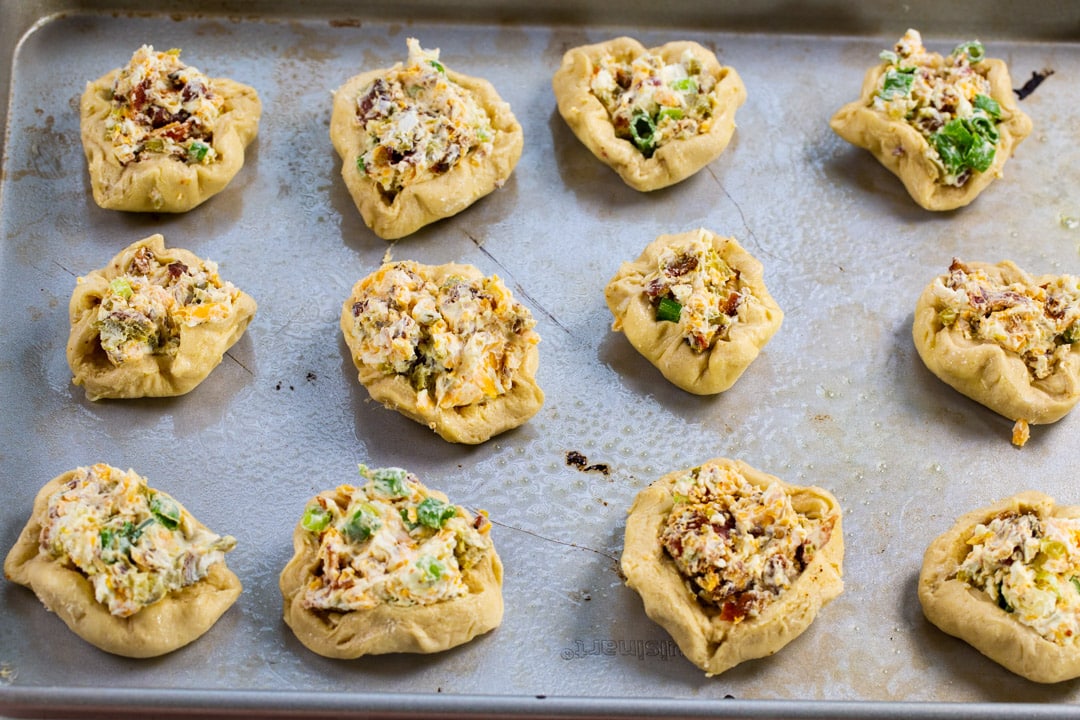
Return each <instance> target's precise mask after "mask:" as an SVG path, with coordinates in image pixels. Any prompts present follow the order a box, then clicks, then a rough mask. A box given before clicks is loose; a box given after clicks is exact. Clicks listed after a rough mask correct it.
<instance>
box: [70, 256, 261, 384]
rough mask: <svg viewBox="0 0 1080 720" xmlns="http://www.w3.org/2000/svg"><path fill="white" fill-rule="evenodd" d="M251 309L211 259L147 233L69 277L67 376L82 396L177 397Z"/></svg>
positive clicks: (206, 368)
mask: <svg viewBox="0 0 1080 720" xmlns="http://www.w3.org/2000/svg"><path fill="white" fill-rule="evenodd" d="M255 310H256V304H255V301H254V300H253V299H252V298H251V296H249V295H248V294H246V293H244V292H243V291H241V290H239V289H237V288H236V287H235V286H233V285H232V283H229V282H226V281H222V280H221V278H220V277H219V276H218V274H217V265H216V264H215V263H213V262H210V261H206V260H202V259H201V258H199V257H198V256H197V255H195V254H193V253H191V252H189V251H187V250H181V249H179V248H166V247H165V239H164V238H163V237H162V236H161V235H151V236H150V237H147V238H144V239H142V240H139V241H137V242H135V243H132V244H131V245H129V246H128V247H127V248H125V249H124V250H123V251H121V252H120V253H119V254H118V255H117V256H116V257H114V258H113V259H112V261H110V262H109V264H108V265H107V266H105V267H104V268H101V269H100V270H94V271H93V272H90V273H88V274H87V275H86V276H85V277H80V278H79V279H78V281H77V282H76V284H75V290H74V292H73V293H72V295H71V301H70V303H69V308H68V311H69V316H70V319H71V333H70V335H69V336H68V343H67V359H68V365H69V366H70V367H71V372H72V373H73V374H74V378H73V380H72V381H73V382H74V383H75V384H76V385H82V386H83V387H84V388H85V389H86V397H87V398H88V399H90V400H100V399H102V398H137V397H165V396H173V395H183V394H184V393H187V392H190V391H191V390H192V389H194V388H195V386H197V385H198V384H199V383H201V382H202V381H203V380H204V379H206V377H207V376H208V375H209V374H210V372H211V371H212V370H213V369H214V368H215V367H217V366H218V364H219V363H220V362H221V360H222V358H223V357H224V355H225V351H226V350H228V349H229V348H230V347H232V346H233V343H235V342H236V341H237V340H239V339H240V336H241V335H243V334H244V330H245V329H246V328H247V325H248V323H249V322H250V321H251V318H252V317H253V316H254V315H255Z"/></svg>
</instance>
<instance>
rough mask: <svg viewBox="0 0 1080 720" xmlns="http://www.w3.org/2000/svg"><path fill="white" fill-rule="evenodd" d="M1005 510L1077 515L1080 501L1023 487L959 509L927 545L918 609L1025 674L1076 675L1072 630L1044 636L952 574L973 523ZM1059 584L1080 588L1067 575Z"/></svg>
mask: <svg viewBox="0 0 1080 720" xmlns="http://www.w3.org/2000/svg"><path fill="white" fill-rule="evenodd" d="M1009 513H1013V514H1018V515H1023V514H1026V513H1032V514H1034V515H1036V516H1037V517H1038V518H1040V519H1046V518H1072V519H1076V518H1080V507H1076V506H1073V507H1065V506H1059V505H1056V504H1054V500H1053V498H1051V497H1049V496H1047V495H1044V494H1043V493H1041V492H1036V491H1027V492H1023V493H1020V494H1019V495H1015V496H1013V497H1011V498H1007V499H1005V500H1002V501H1001V502H998V503H995V504H994V505H991V506H989V507H985V508H980V509H978V510H974V511H972V512H969V513H966V514H964V515H962V516H961V517H960V518H959V519H957V521H956V524H955V525H953V527H952V528H951V529H949V530H948V531H947V532H945V533H944V534H942V535H941V536H940V537H938V538H937V539H935V540H934V541H933V543H931V544H930V547H929V548H927V550H926V555H925V557H924V559H923V565H922V571H921V572H920V573H919V602H921V603H922V608H923V613H925V615H926V618H927V619H928V620H929V621H930V622H932V623H933V624H934V625H936V626H938V627H939V628H941V629H942V630H943V631H945V632H946V633H948V634H950V635H953V636H955V637H958V638H960V639H961V640H963V641H965V642H967V643H968V644H970V645H971V646H972V647H974V648H975V649H976V650H978V651H979V652H981V653H982V654H983V655H985V656H987V657H988V658H990V659H991V660H993V661H994V662H996V663H998V664H1000V665H1001V666H1003V667H1005V668H1006V669H1008V670H1010V671H1012V672H1014V673H1016V674H1017V675H1021V676H1023V677H1025V678H1027V679H1029V680H1033V681H1035V682H1040V683H1056V682H1062V681H1064V680H1071V679H1073V678H1076V677H1080V646H1078V645H1077V636H1076V635H1074V636H1073V637H1072V638H1071V639H1068V640H1065V641H1064V642H1063V643H1061V644H1059V643H1057V642H1054V641H1053V640H1049V639H1046V638H1045V637H1043V636H1042V635H1040V634H1039V633H1038V632H1037V631H1036V630H1034V629H1033V628H1032V627H1030V626H1028V625H1024V624H1021V623H1020V622H1019V621H1018V620H1017V619H1016V616H1015V611H1014V612H1013V613H1010V612H1008V611H1007V610H1006V609H1004V608H1002V607H1000V606H999V604H998V602H997V601H996V600H995V599H994V598H991V596H990V595H989V594H988V593H987V592H986V591H985V590H983V589H981V588H978V587H973V586H972V585H970V584H969V583H967V582H965V581H963V580H960V579H958V578H957V570H958V569H959V568H960V566H961V564H962V563H963V562H964V560H965V558H966V557H967V556H968V553H969V552H971V550H972V546H971V545H970V544H969V542H968V541H969V539H971V538H972V535H973V533H974V532H975V529H976V527H977V526H978V525H980V524H983V525H988V524H989V523H990V522H991V521H992V520H993V519H994V518H996V517H999V516H1001V515H1006V514H1009ZM1073 532H1074V533H1075V530H1074V531H1073ZM1068 559H1069V561H1070V562H1071V564H1072V565H1073V566H1075V565H1076V564H1077V561H1078V560H1080V558H1077V557H1075V556H1073V557H1069V558H1068ZM1074 577H1075V576H1074ZM1060 584H1061V586H1062V590H1061V591H1062V592H1066V593H1073V592H1076V593H1080V589H1077V588H1076V587H1075V584H1074V582H1073V581H1070V579H1069V578H1064V579H1063V581H1062V582H1061V583H1060ZM1073 612H1074V613H1075V610H1073Z"/></svg>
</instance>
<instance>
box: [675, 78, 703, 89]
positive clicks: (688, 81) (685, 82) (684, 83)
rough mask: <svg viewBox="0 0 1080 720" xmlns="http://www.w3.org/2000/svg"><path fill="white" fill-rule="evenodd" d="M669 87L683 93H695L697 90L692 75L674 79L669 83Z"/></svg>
mask: <svg viewBox="0 0 1080 720" xmlns="http://www.w3.org/2000/svg"><path fill="white" fill-rule="evenodd" d="M671 89H672V90H677V91H679V92H684V93H696V92H697V91H698V84H697V80H695V79H694V78H692V77H687V78H682V79H680V80H675V81H674V82H672V83H671Z"/></svg>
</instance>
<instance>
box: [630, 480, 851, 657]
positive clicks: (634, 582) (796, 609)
mask: <svg viewBox="0 0 1080 720" xmlns="http://www.w3.org/2000/svg"><path fill="white" fill-rule="evenodd" d="M695 471H696V472H699V473H701V475H705V476H708V473H715V475H714V477H725V476H726V477H728V478H733V483H732V484H733V485H734V486H736V487H740V486H744V485H745V484H746V483H749V485H750V486H752V487H754V488H758V489H761V490H763V491H766V493H767V494H766V498H771V501H770V502H771V504H769V505H767V507H768V508H772V507H774V505H777V506H778V505H779V501H778V500H777V498H776V496H775V495H770V494H768V488H769V487H770V486H772V487H773V488H774V489H773V491H772V492H773V493H776V490H777V489H779V490H780V491H781V495H786V496H787V497H789V498H790V504H791V508H793V510H794V513H797V515H798V516H799V517H800V518H801V520H800V521H799V522H800V523H807V521H809V524H808V525H807V527H816V530H813V531H810V532H809V534H808V535H807V538H808V539H810V538H814V537H818V538H824V541H823V543H822V545H821V546H820V547H817V548H816V551H814V552H813V554H812V556H811V557H810V560H809V562H808V563H806V565H805V567H804V568H803V569H802V571H801V573H799V574H798V575H797V576H795V577H794V579H793V580H792V582H791V584H790V585H788V586H787V587H786V588H783V589H782V590H780V591H779V594H777V595H775V596H773V597H772V599H771V600H766V601H764V604H763V605H762V606H761V607H760V609H759V610H758V614H756V615H751V614H747V615H745V616H744V617H741V618H739V617H738V615H739V612H740V611H739V610H738V607H739V605H740V601H741V598H740V594H738V593H737V594H734V595H730V596H729V597H728V600H729V602H730V604H731V605H732V606H733V607H728V606H726V605H727V604H726V603H725V606H724V607H721V606H718V605H716V604H712V603H709V604H707V603H705V602H703V601H702V600H700V599H699V597H698V596H697V595H696V594H695V590H692V589H691V588H692V587H693V588H696V589H697V590H698V591H700V590H701V587H700V586H697V585H692V584H691V582H690V581H689V580H688V579H687V577H686V576H684V575H683V573H682V572H681V571H680V569H679V567H678V566H677V565H676V563H675V561H674V560H673V559H672V556H671V554H670V553H669V552H668V550H667V549H665V546H664V544H663V542H662V533H664V531H665V528H666V527H667V525H668V521H669V516H671V515H673V511H677V510H678V509H679V507H680V506H683V507H685V505H684V503H686V499H685V498H684V497H682V496H680V497H679V502H678V503H677V502H676V493H675V489H676V485H677V483H679V481H680V480H683V484H680V485H679V487H680V488H683V487H684V484H685V483H686V482H688V478H689V477H690V476H692V475H693V474H694V473H695ZM731 497H732V496H728V499H729V500H730V498H731ZM749 512H753V511H749ZM763 512H765V515H763V516H759V517H768V512H769V511H763ZM774 512H775V511H774ZM724 514H725V517H726V518H727V519H728V520H729V521H730V518H731V514H730V513H728V512H726V511H725V513H724ZM772 517H773V519H774V520H775V518H777V517H780V515H779V514H774V515H772ZM714 522H715V521H714ZM706 524H708V523H706ZM727 524H728V525H729V526H732V523H731V522H728V523H727ZM735 527H737V526H732V527H731V528H730V529H729V531H728V534H730V535H736V533H735V531H734V529H735ZM714 534H716V533H714ZM728 534H725V536H724V537H728V536H729V535H728ZM716 535H717V537H718V538H719V534H716ZM770 537H773V536H772V535H770V534H769V533H768V532H766V533H765V534H763V535H760V536H759V537H758V539H757V540H751V542H760V543H764V542H765V540H766V539H768V538H770ZM718 542H719V544H720V545H723V544H724V543H725V540H723V539H720V540H719V541H718ZM804 542H805V541H804ZM714 547H715V545H714ZM805 548H806V546H805V545H803V546H800V550H799V551H797V553H796V557H797V558H798V557H805V554H804V553H805V552H806V549H805ZM843 557H844V537H843V529H842V527H841V512H840V507H839V504H838V503H837V500H836V498H835V497H833V496H832V495H831V494H830V493H828V492H827V491H825V490H822V489H820V488H816V487H797V486H794V485H788V484H787V483H785V482H783V481H781V480H780V479H778V478H776V477H773V476H772V475H767V474H765V473H763V472H760V471H758V470H755V469H754V468H752V467H750V466H749V465H747V464H746V463H744V462H742V461H739V460H728V459H726V458H716V459H713V460H710V461H708V462H707V463H704V464H703V465H702V466H699V468H692V469H689V470H680V471H677V472H673V473H670V474H668V475H665V476H664V477H662V478H660V479H659V480H657V481H656V482H654V483H652V484H651V485H649V486H648V487H647V488H645V489H644V490H642V491H641V492H640V493H639V494H638V496H637V497H636V498H635V499H634V503H633V506H632V507H631V508H630V514H629V516H628V517H627V519H626V540H625V545H624V549H623V554H622V570H623V573H624V574H625V575H626V582H627V585H629V586H630V587H631V588H633V589H634V590H636V591H637V592H638V593H639V594H640V595H641V599H642V601H643V602H644V605H645V612H646V614H648V616H649V617H650V618H652V620H654V621H655V622H657V623H659V624H660V625H661V626H662V627H663V628H664V629H665V630H667V631H668V632H669V633H670V634H671V636H672V638H674V640H675V642H676V643H677V644H678V646H679V648H680V649H681V650H682V652H683V654H684V655H686V657H687V659H688V660H690V661H691V662H693V663H694V664H695V665H697V666H698V667H700V668H701V669H703V670H704V671H705V672H706V673H707V674H709V675H716V674H719V673H722V672H724V671H725V670H727V669H729V668H731V667H734V666H735V665H737V664H738V663H740V662H743V661H744V660H750V659H753V658H760V657H766V656H768V655H772V654H773V653H775V652H777V651H778V650H780V649H781V648H783V647H784V646H785V645H787V644H788V643H789V642H791V641H792V640H794V639H795V638H796V637H798V636H799V635H800V634H802V632H803V631H805V630H806V628H808V627H809V626H810V623H811V622H813V620H814V618H815V616H816V615H817V613H818V611H819V610H820V609H821V608H822V607H823V606H824V605H825V604H826V603H828V602H830V601H831V600H833V599H834V598H836V597H837V596H838V595H839V594H840V593H841V591H842V590H843V580H842V574H843V569H842V565H843ZM731 567H746V565H739V564H735V565H731ZM705 585H706V586H708V585H714V583H705ZM717 587H720V588H721V589H722V585H719V586H717ZM749 587H751V588H753V587H756V585H755V584H754V583H751V584H750V585H749ZM713 589H714V590H715V589H716V587H714V588H713ZM727 617H731V618H733V619H725V618H727Z"/></svg>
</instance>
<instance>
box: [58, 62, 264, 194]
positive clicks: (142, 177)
mask: <svg viewBox="0 0 1080 720" xmlns="http://www.w3.org/2000/svg"><path fill="white" fill-rule="evenodd" d="M120 70H121V69H120V68H118V69H116V70H113V71H112V72H109V73H107V74H105V75H103V76H102V77H100V78H98V79H97V80H95V81H93V82H89V83H87V84H86V91H85V92H84V93H83V96H82V101H81V103H80V105H79V115H80V128H81V135H82V144H83V151H84V153H85V154H86V162H87V165H88V168H89V171H90V189H91V191H92V192H93V195H94V202H96V203H97V204H98V205H99V206H101V207H102V208H105V209H106V210H127V211H130V212H167V213H182V212H187V211H188V210H191V209H192V208H194V207H196V206H198V205H200V204H202V203H203V202H205V201H206V200H208V199H209V198H210V197H212V196H213V195H216V194H217V193H219V192H221V191H222V190H223V189H224V188H225V186H226V185H228V184H229V182H230V181H231V180H232V179H233V178H234V177H235V176H236V174H237V173H238V172H240V168H241V167H243V165H244V150H245V148H246V147H247V146H248V145H249V144H250V143H251V141H252V140H254V139H255V136H256V135H257V134H258V131H259V118H260V116H261V115H262V103H261V101H260V100H259V95H258V93H257V92H256V91H255V89H254V88H252V87H250V86H248V85H244V84H242V83H238V82H236V81H234V80H229V79H227V78H212V79H211V80H210V83H211V87H212V88H213V90H214V92H215V93H217V94H218V95H220V96H221V97H222V98H224V100H225V102H224V105H223V106H222V112H221V115H220V116H219V117H218V119H217V121H216V123H215V125H214V136H213V142H212V143H211V145H212V146H213V148H214V151H215V152H216V153H217V158H216V159H215V160H214V161H213V162H211V163H208V164H205V165H204V164H202V163H196V164H188V163H185V162H183V161H181V160H176V159H174V158H171V157H149V158H147V159H144V160H139V161H136V162H131V163H128V164H127V165H121V164H120V162H119V161H118V160H117V159H116V156H115V155H114V154H113V149H112V142H111V141H110V140H109V139H108V138H107V137H106V133H105V121H106V120H107V119H108V118H109V114H110V112H111V111H112V104H111V103H112V88H113V82H114V81H115V80H116V77H117V75H119V74H120Z"/></svg>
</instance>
